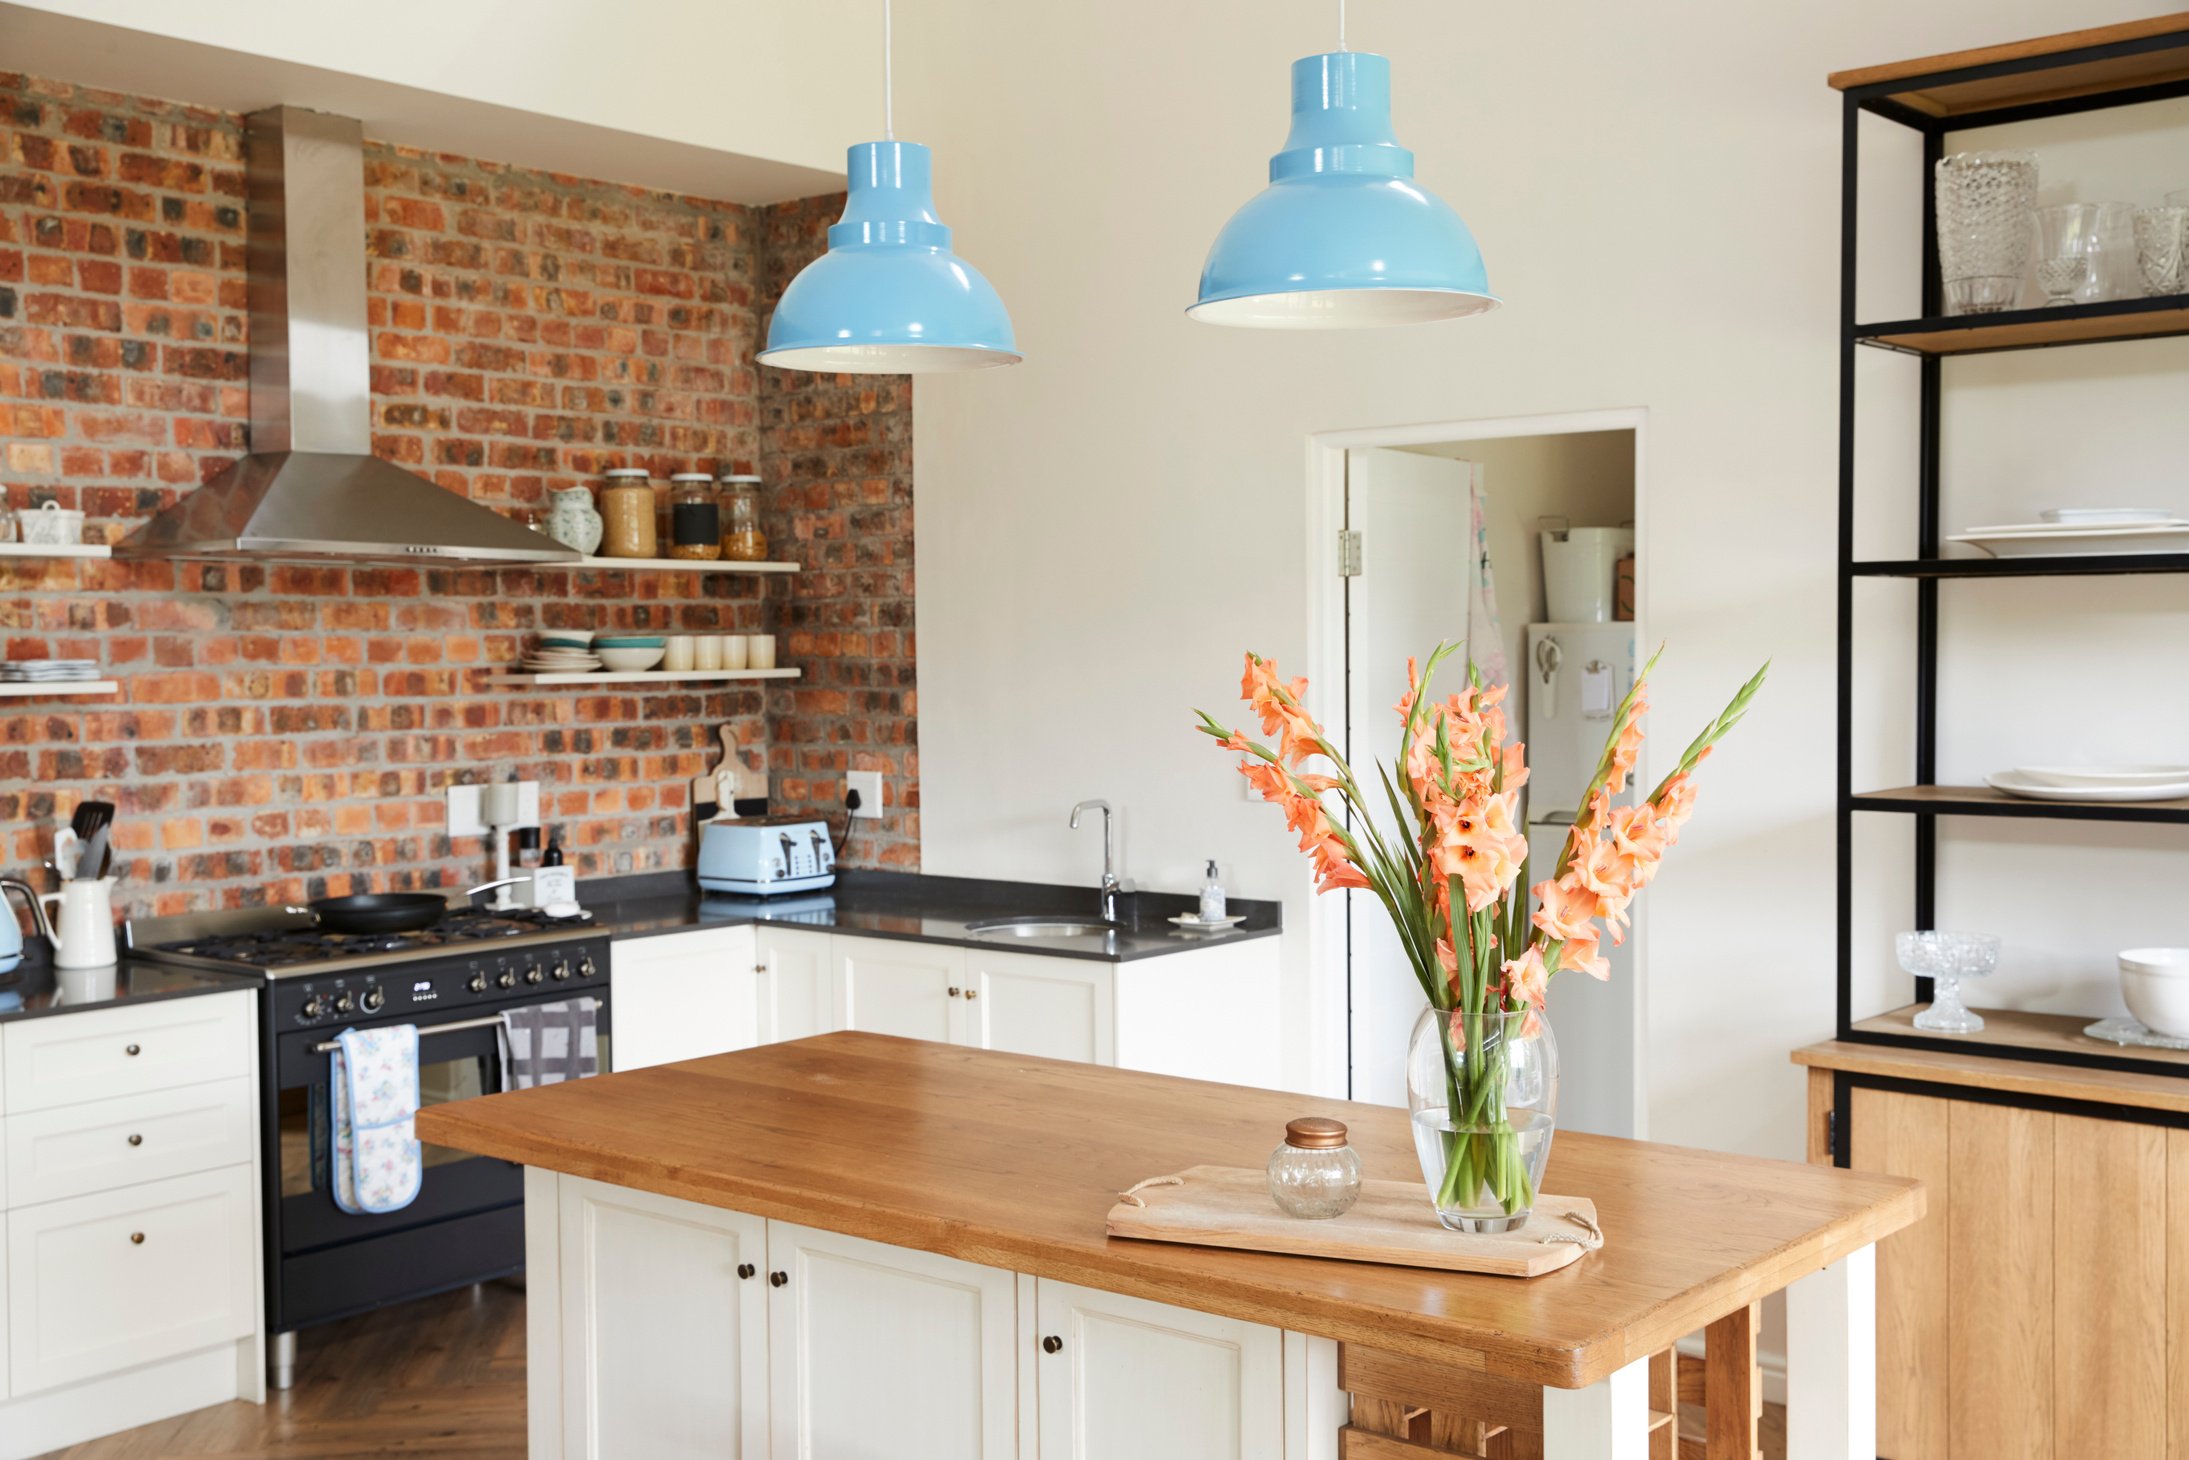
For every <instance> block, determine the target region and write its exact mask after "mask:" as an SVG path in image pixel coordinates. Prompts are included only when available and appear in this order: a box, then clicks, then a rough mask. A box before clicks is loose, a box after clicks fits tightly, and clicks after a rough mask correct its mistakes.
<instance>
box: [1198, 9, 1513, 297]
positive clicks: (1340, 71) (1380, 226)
mask: <svg viewBox="0 0 2189 1460" xmlns="http://www.w3.org/2000/svg"><path fill="white" fill-rule="evenodd" d="M1497 303H1498V300H1497V296H1496V295H1494V294H1492V293H1491V292H1490V281H1489V276H1488V274H1487V273H1486V272H1485V271H1484V270H1483V267H1482V250H1480V249H1479V248H1477V247H1476V246H1475V240H1474V235H1473V234H1472V233H1469V232H1468V231H1467V225H1466V224H1465V223H1463V222H1461V221H1460V217H1459V215H1458V214H1457V213H1455V212H1453V211H1452V210H1451V208H1449V207H1448V206H1446V205H1445V203H1444V202H1443V200H1442V199H1440V198H1438V197H1437V196H1436V195H1435V194H1433V193H1430V192H1428V191H1427V190H1426V189H1424V188H1423V187H1422V186H1421V185H1420V184H1419V183H1417V182H1415V181H1414V154H1413V153H1411V152H1409V151H1407V150H1406V149H1405V148H1404V147H1401V146H1399V144H1398V139H1397V138H1396V137H1395V136H1393V135H1392V132H1391V62H1390V58H1389V57H1386V56H1377V55H1371V54H1368V53H1366V52H1361V51H1332V52H1329V53H1327V54H1324V55H1320V56H1308V57H1306V58H1305V59H1303V60H1299V61H1295V62H1293V63H1292V132H1291V135H1289V136H1288V137H1286V138H1285V145H1284V150H1283V151H1282V152H1279V153H1278V154H1277V155H1276V156H1274V157H1272V158H1270V160H1269V186H1268V187H1267V188H1264V189H1263V190H1262V191H1261V192H1260V193H1258V194H1256V195H1255V196H1254V197H1252V198H1250V199H1248V200H1247V204H1246V206H1245V207H1243V208H1241V209H1240V210H1239V211H1238V212H1237V213H1235V214H1233V215H1232V218H1231V221H1230V222H1229V223H1227V224H1225V225H1224V231H1223V232H1221V233H1219V234H1218V235H1217V236H1216V244H1215V246H1214V247H1213V248H1211V249H1210V250H1209V256H1208V263H1207V264H1206V265H1205V266H1203V268H1202V270H1201V297H1200V300H1199V302H1197V303H1195V304H1194V305H1193V306H1192V307H1190V308H1189V309H1187V311H1186V313H1187V314H1189V315H1191V316H1192V317H1193V318H1195V319H1199V320H1206V321H1207V322H1209V323H1211V324H1235V325H1255V326H1259V327H1262V328H1265V329H1350V328H1358V327H1362V326H1369V325H1387V324H1415V323H1420V322H1423V321H1427V320H1435V319H1454V318H1457V317H1459V316H1460V315H1466V314H1479V313H1481V312H1482V311H1483V310H1486V309H1494V308H1496V307H1497Z"/></svg>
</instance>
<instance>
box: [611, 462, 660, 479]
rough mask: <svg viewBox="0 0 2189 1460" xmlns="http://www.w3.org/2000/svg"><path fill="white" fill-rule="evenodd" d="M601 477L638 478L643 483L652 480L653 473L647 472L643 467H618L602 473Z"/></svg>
mask: <svg viewBox="0 0 2189 1460" xmlns="http://www.w3.org/2000/svg"><path fill="white" fill-rule="evenodd" d="M601 475H602V476H608V477H637V478H639V479H640V480H642V481H643V480H647V479H650V478H651V477H652V475H653V473H651V472H649V471H647V470H646V468H645V467H643V466H616V467H610V468H609V469H608V470H607V471H604V472H602V473H601Z"/></svg>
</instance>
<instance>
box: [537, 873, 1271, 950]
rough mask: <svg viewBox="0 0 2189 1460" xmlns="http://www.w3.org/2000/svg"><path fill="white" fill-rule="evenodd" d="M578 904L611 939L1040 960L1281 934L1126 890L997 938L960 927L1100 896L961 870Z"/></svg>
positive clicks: (642, 894) (598, 882)
mask: <svg viewBox="0 0 2189 1460" xmlns="http://www.w3.org/2000/svg"><path fill="white" fill-rule="evenodd" d="M578 900H579V901H580V902H582V903H584V904H585V910H586V911H587V912H589V913H591V914H592V915H593V917H594V919H595V921H597V922H598V923H599V924H600V925H601V926H602V927H603V928H605V929H606V930H607V932H608V934H609V936H611V937H614V938H645V937H653V936H658V935H660V934H664V933H681V932H684V931H686V930H688V929H691V928H709V927H738V926H742V925H746V924H762V923H765V924H769V925H774V926H781V927H793V928H812V929H815V930H817V931H826V932H842V933H852V934H856V935H858V936H859V937H862V938H900V939H904V940H907V941H911V942H920V943H948V944H955V945H957V946H959V947H964V948H1015V949H1018V950H1019V951H1021V952H1026V953H1039V954H1043V955H1045V956H1049V957H1063V958H1092V959H1097V960H1100V961H1102V962H1106V963H1125V962H1131V961H1133V960H1136V959H1141V958H1159V957H1162V956H1163V955H1165V954H1170V953H1185V952H1189V951H1191V950H1193V949H1196V948H1210V947H1215V946H1217V945H1219V944H1228V943H1240V942H1245V941H1247V940H1249V939H1254V938H1268V937H1272V936H1274V935H1276V934H1277V933H1280V932H1282V931H1283V929H1284V920H1283V906H1282V904H1280V903H1275V902H1256V901H1250V900H1246V899H1242V898H1233V899H1232V900H1231V903H1230V908H1231V911H1232V912H1233V914H1234V915H1243V916H1244V917H1245V921H1244V922H1242V923H1240V924H1239V925H1238V926H1237V927H1234V928H1229V929H1226V930H1224V931H1222V932H1210V933H1201V932H1191V931H1188V930H1186V929H1183V928H1178V927H1174V926H1172V925H1171V923H1170V922H1169V921H1168V920H1169V919H1170V918H1171V917H1173V916H1175V915H1177V914H1179V913H1190V912H1192V911H1194V910H1195V906H1196V901H1195V899H1193V898H1191V897H1186V896H1183V895H1180V894H1177V893H1162V892H1132V893H1125V894H1123V895H1121V896H1120V898H1119V900H1118V920H1119V922H1120V923H1122V924H1123V925H1124V928H1123V931H1121V932H1117V933H1111V934H1090V935H1083V936H1078V937H1040V938H1020V937H996V936H993V935H991V936H986V937H983V936H979V935H976V934H973V933H970V932H968V931H967V925H968V924H970V923H977V922H984V921H988V920H992V919H996V918H1010V917H1035V916H1044V915H1053V916H1059V917H1064V918H1070V919H1075V920H1085V921H1090V922H1091V921H1093V920H1094V919H1095V916H1096V910H1097V907H1098V904H1099V899H1098V897H1097V895H1096V893H1095V890H1094V889H1093V888H1091V887H1057V886H1053V885H1051V884H1048V883H1039V882H991V881H985V880H981V879H976V878H968V877H923V876H917V875H914V874H910V873H903V872H860V871H852V872H844V873H841V874H839V875H838V877H837V879H836V885H835V886H834V887H832V888H830V889H828V890H827V891H826V892H812V893H793V894H790V895H787V896H783V897H767V898H763V897H728V896H723V895H721V894H718V893H702V892H701V891H700V890H699V889H698V888H697V887H696V886H694V885H693V883H692V881H691V876H690V874H689V873H684V872H664V873H647V874H642V875H639V876H634V877H601V878H592V879H589V880H588V881H585V882H582V883H580V884H579V885H578Z"/></svg>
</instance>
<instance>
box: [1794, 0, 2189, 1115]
mask: <svg viewBox="0 0 2189 1460" xmlns="http://www.w3.org/2000/svg"><path fill="white" fill-rule="evenodd" d="M2177 19H2178V18H2177ZM2172 24H2173V23H2172V22H2153V23H2151V24H2150V25H2149V26H2146V27H2140V28H2141V29H2144V30H2146V31H2147V33H2143V34H2136V35H2132V36H2128V37H2126V38H2118V37H2115V38H2107V39H2104V40H2101V41H2098V42H2096V43H2091V44H2072V43H2070V44H2065V45H2057V46H2047V45H2041V44H2040V45H2034V46H2031V47H2029V48H2027V53H2026V54H2008V55H2001V56H1997V57H1995V58H1993V59H1988V60H1985V61H1984V62H1982V63H1981V64H1971V65H1957V66H1950V67H1947V68H1945V69H1938V70H1922V69H1918V68H1914V67H1894V68H1882V70H1883V71H1885V72H1889V73H1891V74H1884V75H1879V74H1873V73H1852V74H1850V75H1848V76H1845V77H1842V76H1835V77H1834V78H1833V84H1834V85H1835V86H1837V87H1839V88H1840V89H1841V91H1842V101H1843V117H1842V133H1841V145H1842V149H1843V154H1842V162H1841V189H1842V196H1841V220H1840V250H1841V259H1840V297H1841V305H1840V318H1841V329H1840V350H1839V561H1840V569H1839V601H1838V614H1839V655H1838V678H1839V701H1838V710H1839V724H1838V734H1839V754H1838V817H1837V823H1838V824H1837V830H1838V855H1837V878H1838V894H1839V903H1838V931H1837V944H1838V947H1837V955H1838V1037H1839V1038H1840V1039H1842V1040H1848V1041H1852V1042H1856V1043H1880V1044H1894V1045H1899V1046H1903V1047H1915V1048H1930V1049H1938V1050H1949V1051H1958V1052H1962V1053H1970V1054H1982V1055H1986V1056H2000V1057H2005V1058H2021V1059H2031V1060H2045V1061H2050V1062H2053V1063H2069V1064H2079V1065H2092V1066H2102V1067H2105V1068H2112V1069H2124V1070H2138V1071H2144V1072H2150V1073H2159V1074H2169V1075H2189V1059H2184V1058H2182V1057H2178V1056H2177V1057H2175V1058H2172V1059H2167V1058H2164V1057H2163V1056H2162V1055H2161V1054H2160V1052H2157V1051H2152V1052H2149V1053H2150V1055H2151V1057H2149V1058H2146V1057H2142V1056H2141V1054H2140V1053H2139V1052H2137V1051H2134V1050H2129V1049H2123V1050H2121V1051H2120V1052H2118V1053H2115V1052H2113V1049H2112V1047H2111V1046H2107V1045H2101V1044H2098V1043H2096V1042H2095V1041H2090V1042H2089V1048H2088V1049H2087V1050H2080V1049H2070V1050H2063V1049H2062V1048H2060V1047H2059V1045H2058V1044H2054V1045H2051V1046H2047V1047H2022V1046H2018V1045H2015V1044H2012V1043H2007V1042H1999V1041H1993V1040H1988V1039H1987V1040H1985V1041H1984V1042H1983V1043H1982V1045H1981V1047H1977V1046H1974V1045H1972V1043H1971V1042H1970V1041H1969V1040H1967V1039H1948V1038H1938V1037H1933V1036H1926V1035H1923V1034H1920V1033H1917V1032H1914V1031H1913V1030H1912V1028H1909V1029H1903V1028H1898V1027H1895V1028H1892V1029H1886V1028H1879V1027H1874V1026H1877V1025H1882V1024H1895V1025H1898V1024H1900V1023H1901V1022H1903V1021H1900V1020H1898V1019H1896V1018H1895V1017H1894V1015H1891V1014H1888V1015H1883V1016H1877V1017H1875V1018H1871V1019H1868V1020H1860V1019H1857V1018H1856V1017H1855V1013H1854V1009H1853V975H1854V954H1853V941H1852V935H1853V923H1854V891H1855V872H1856V869H1855V866H1854V854H1853V832H1854V826H1855V817H1856V815H1857V814H1858V813H1866V814H1886V815H1897V816H1905V817H1907V818H1909V819H1910V821H1911V824H1912V835H1913V838H1914V851H1915V876H1914V883H1915V885H1914V887H1913V889H1912V893H1913V903H1914V907H1913V912H1914V919H1915V921H1914V926H1916V927H1918V928H1930V927H1935V926H1936V925H1937V924H1936V914H1937V893H1938V882H1937V863H1938V819H1939V818H1940V817H1942V816H1979V817H2017V818H2026V819H2031V820H2037V821H2061V820H2069V821H2086V822H2116V823H2162V824H2170V825H2189V800H2184V801H2172V802H2113V803H2101V804H2079V803H2068V802H2050V801H2019V800H2015V799H2012V798H2010V797H2006V796H2003V795H2000V794H1999V793H1997V792H1994V791H1991V790H1989V789H1987V788H1975V787H1959V788H1956V787H1946V786H1940V785H1938V784H1937V773H1938V627H1939V592H1940V587H1939V585H1940V584H1941V583H1943V582H1947V581H1950V580H1959V579H1970V578H1978V579H1981V578H2015V579H2023V578H2052V577H2061V578H2069V577H2089V576H2098V575H2118V574H2169V573H2189V553H2141V554H2136V555H2133V556H2126V555H2123V556H2116V557H2081V556H2044V557H2025V558H1978V557H1948V556H1945V555H1944V554H1943V553H1942V552H1941V533H1940V521H1939V517H1940V498H1941V492H1940V479H1939V471H1940V468H1939V463H1940V456H1941V446H1942V442H1941V437H1940V426H1939V422H1940V414H1941V405H1942V402H1943V397H1944V389H1945V380H1944V363H1945V362H1946V361H1947V360H1950V359H1953V358H1956V357H1959V356H1964V355H1977V354H1989V353H1994V352H1998V351H2004V350H2040V349H2059V348H2069V347H2075V346H2083V345H2099V344H2106V343H2113V342H2120V341H2128V340H2146V339H2162V338H2167V337H2170V336H2179V335H2189V295H2174V296H2168V297H2164V298H2156V299H2131V300H2117V301H2109V302H2106V303H2101V304H2089V305H2077V306H2070V307H2066V308H2059V309H2021V310H2012V311H2008V312H2004V313H1999V314H1989V315H1964V316H1948V315H1946V314H1945V311H1944V307H1943V289H1942V283H1941V279H1940V277H1939V269H1938V234H1937V214H1936V210H1935V204H1934V197H1933V191H1932V181H1931V179H1932V174H1933V168H1934V166H1935V164H1936V163H1937V162H1938V160H1939V159H1940V158H1941V157H1942V156H1944V155H1945V152H1946V143H1947V139H1948V138H1949V137H1951V136H1952V135H1953V134H1954V133H1956V132H1963V131H1968V130H1971V129H1973V128H1977V127H1992V126H1998V125H2001V124H2004V123H2008V122H2023V121H2034V120H2039V119H2042V118H2047V117H2058V116H2066V115H2070V114H2073V113H2077V112H2086V111H2093V110H2099V109H2104V108H2110V107H2120V106H2132V105H2136V104H2139V103H2143V102H2151V101H2160V100H2166V99H2169V98H2173V97H2180V96H2189V21H2185V22H2183V23H2182V24H2180V25H2179V26H2178V27H2177V28H2168V27H2169V26H2171V25H2172ZM2070 39H2071V38H2070ZM2017 49H2020V48H2014V47H2009V48H2004V50H2006V51H2014V50H2017ZM1865 112H1867V113H1869V114H1871V115H1873V116H1877V117H1881V118H1884V119H1886V120H1888V121H1892V122H1896V123H1898V124H1900V125H1902V126H1905V127H1908V128H1910V129H1912V130H1913V131H1915V132H1916V133H1917V134H1918V135H1919V136H1920V138H1921V141H1922V162H1923V165H1922V188H1923V227H1922V250H1923V284H1922V299H1921V308H1922V311H1923V313H1922V316H1921V317H1919V318H1916V319H1903V320H1891V321H1885V322H1880V323H1865V322H1864V321H1862V320H1860V319H1858V318H1857V317H1856V244H1857V239H1858V223H1859V220H1858V218H1857V216H1856V214H1857V207H1856V202H1857V190H1856V182H1857V177H1858V173H1857V148H1858V142H1859V140H1860V138H1859V131H1860V126H1861V119H1862V116H1863V114H1864V113H1865ZM1866 348H1868V349H1882V350H1890V351H1894V352H1896V353H1899V354H1903V355H1907V356H1912V357H1914V359H1915V360H1916V362H1917V366H1916V369H1917V390H1918V402H1917V434H1916V447H1917V452H1918V462H1917V475H1916V493H1917V500H1916V519H1917V543H1916V554H1915V556H1914V557H1912V558H1904V559H1885V560H1874V559H1873V560H1858V559H1857V558H1856V557H1855V505H1856V487H1857V483H1856V479H1855V477H1856V468H1855V415H1856V400H1855V361H1856V357H1857V352H1858V351H1859V350H1862V349H1866ZM1858 578H1900V579H1907V580H1910V581H1911V582H1912V583H1913V585H1914V592H1915V634H1916V665H1915V672H1916V683H1915V701H1914V704H1915V725H1914V731H1915V781H1916V784H1914V785H1913V786H1907V787H1901V788H1897V789H1891V788H1888V789H1872V790H1858V789H1857V788H1856V787H1855V785H1854V781H1853V728H1854V667H1855V657H1854V585H1855V581H1856V580H1857V579H1858ZM1929 982H1930V981H1929V980H1927V979H1916V980H1914V998H1913V1000H1912V1003H1914V1004H1921V1003H1926V1002H1928V1001H1929V999H1930V997H1931V989H1930V986H1929ZM1900 1012H1905V1011H1900ZM1865 1024H1869V1025H1871V1026H1873V1027H1869V1028H1865V1027H1863V1026H1864V1025H1865Z"/></svg>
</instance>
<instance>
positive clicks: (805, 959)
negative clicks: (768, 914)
mask: <svg viewBox="0 0 2189 1460" xmlns="http://www.w3.org/2000/svg"><path fill="white" fill-rule="evenodd" d="M755 931H756V932H757V933H758V934H759V948H760V956H759V959H758V965H757V966H758V971H759V976H760V1042H761V1043H762V1044H774V1043H777V1042H779V1041H781V1040H785V1039H804V1038H805V1037H806V1036H807V1035H809V1034H826V1033H828V1032H829V1031H830V1030H831V1029H833V1028H835V1027H836V1007H835V1002H836V1001H835V996H834V993H833V991H832V985H833V964H832V962H831V958H830V953H829V935H828V934H827V933H825V932H820V931H817V930H811V929H803V928H784V927H766V926H763V927H760V928H758V929H756V930H755Z"/></svg>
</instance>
